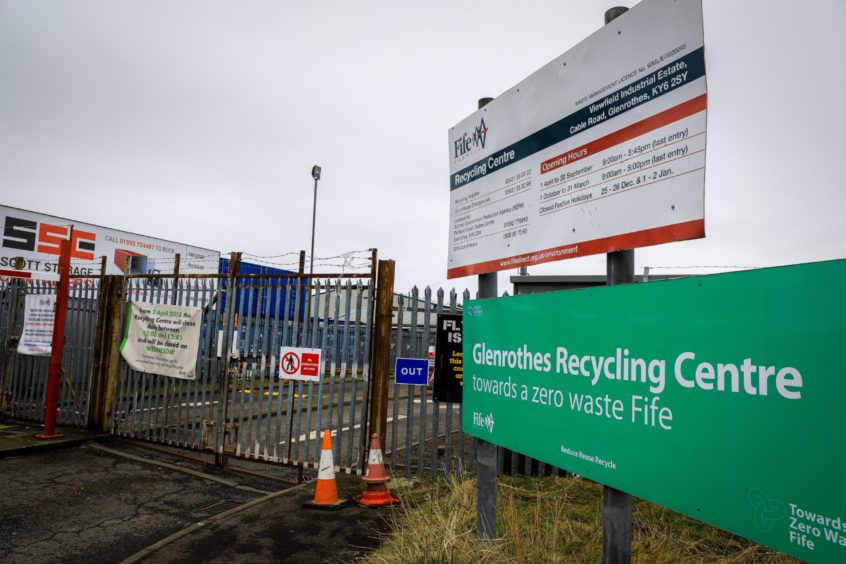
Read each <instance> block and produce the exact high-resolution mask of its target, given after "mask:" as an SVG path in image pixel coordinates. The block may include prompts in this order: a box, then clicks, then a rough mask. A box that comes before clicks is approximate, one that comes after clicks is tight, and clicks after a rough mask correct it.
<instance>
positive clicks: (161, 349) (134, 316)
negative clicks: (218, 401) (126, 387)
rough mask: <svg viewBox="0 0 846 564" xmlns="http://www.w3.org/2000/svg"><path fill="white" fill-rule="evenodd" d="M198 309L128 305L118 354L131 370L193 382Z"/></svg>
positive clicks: (196, 349)
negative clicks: (119, 353) (124, 330)
mask: <svg viewBox="0 0 846 564" xmlns="http://www.w3.org/2000/svg"><path fill="white" fill-rule="evenodd" d="M202 315H203V310H202V308H197V307H187V306H172V305H165V304H147V303H138V302H135V303H132V304H130V308H129V313H128V315H127V320H126V333H125V334H124V338H123V343H121V346H120V352H121V354H122V355H123V358H124V359H125V360H126V363H127V364H129V367H130V368H132V369H133V370H138V371H140V372H149V373H150V374H160V375H162V376H171V377H173V378H182V379H184V380H196V379H197V375H196V371H195V366H196V365H197V354H198V352H199V348H200V326H201V324H202Z"/></svg>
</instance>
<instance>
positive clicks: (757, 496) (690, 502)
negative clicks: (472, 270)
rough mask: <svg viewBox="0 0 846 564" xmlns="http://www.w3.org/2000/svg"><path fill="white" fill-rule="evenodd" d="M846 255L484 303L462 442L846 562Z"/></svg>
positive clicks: (469, 306)
mask: <svg viewBox="0 0 846 564" xmlns="http://www.w3.org/2000/svg"><path fill="white" fill-rule="evenodd" d="M844 280H846V260H838V261H830V262H820V263H812V264H804V265H797V266H788V267H779V268H769V269H762V270H754V271H746V272H736V273H729V274H719V275H712V276H703V277H695V278H685V279H680V280H668V281H662V282H651V283H646V284H630V285H623V286H608V287H600V288H591V289H584V290H570V291H564V292H554V293H549V294H535V295H528V296H514V297H507V298H494V299H485V300H473V301H469V302H467V303H466V304H465V306H464V366H465V386H464V403H465V405H464V410H463V413H464V415H463V426H464V431H465V432H466V433H469V434H471V435H474V436H476V437H479V438H481V439H485V440H487V441H491V442H494V443H496V444H498V445H501V446H503V447H506V448H510V449H513V450H516V451H518V452H521V453H524V454H526V455H529V456H532V457H534V458H537V459H539V460H542V461H544V462H546V463H549V464H552V465H555V466H558V467H560V468H565V469H567V470H570V471H572V472H574V473H576V474H580V475H583V476H586V477H588V478H591V479H593V480H596V481H598V482H600V483H603V484H606V485H609V486H612V487H615V488H617V489H620V490H622V491H625V492H628V493H631V494H633V495H636V496H639V497H642V498H644V499H648V500H650V501H653V502H655V503H659V504H661V505H664V506H666V507H669V508H671V509H673V510H676V511H679V512H681V513H684V514H686V515H689V516H691V517H694V518H696V519H700V520H702V521H705V522H708V523H711V524H713V525H716V526H718V527H721V528H723V529H726V530H728V531H732V532H734V533H737V534H739V535H742V536H744V537H747V538H750V539H752V540H755V541H757V542H760V543H762V544H766V545H768V546H771V547H773V548H776V549H778V550H781V551H783V552H786V553H789V554H792V555H794V556H797V557H799V558H802V559H805V560H808V561H812V562H818V561H819V562H843V561H844V560H846V487H844V486H843V476H846V448H844V447H846V445H844V439H843V432H844V430H846V400H844V398H846V366H844V361H846V358H844V355H843V351H844V349H846V291H844V290H843V281H844Z"/></svg>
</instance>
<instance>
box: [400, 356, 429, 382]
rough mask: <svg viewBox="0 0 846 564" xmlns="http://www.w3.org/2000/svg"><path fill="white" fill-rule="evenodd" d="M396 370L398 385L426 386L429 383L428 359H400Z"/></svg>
mask: <svg viewBox="0 0 846 564" xmlns="http://www.w3.org/2000/svg"><path fill="white" fill-rule="evenodd" d="M395 370H396V372H395V374H396V381H397V384H408V385H410V386H425V385H427V384H428V383H429V361H428V359H425V358H398V359H397V364H396V367H395Z"/></svg>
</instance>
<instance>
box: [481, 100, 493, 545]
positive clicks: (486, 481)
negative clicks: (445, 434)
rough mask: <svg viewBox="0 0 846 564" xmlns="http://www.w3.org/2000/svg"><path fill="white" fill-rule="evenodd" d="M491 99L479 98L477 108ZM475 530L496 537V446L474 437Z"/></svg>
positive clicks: (487, 291)
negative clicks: (475, 479) (475, 478)
mask: <svg viewBox="0 0 846 564" xmlns="http://www.w3.org/2000/svg"><path fill="white" fill-rule="evenodd" d="M491 100H493V98H480V99H479V109H482V108H483V107H484V106H485V105H487V104H488V102H490V101H491ZM496 283H497V273H496V272H488V273H485V274H480V275H479V297H480V298H495V297H497V288H496ZM476 441H477V443H476V474H477V477H478V482H477V486H476V531H477V533H478V535H479V538H480V539H482V540H495V539H496V462H497V447H496V445H495V444H494V443H489V442H488V441H483V440H482V439H476Z"/></svg>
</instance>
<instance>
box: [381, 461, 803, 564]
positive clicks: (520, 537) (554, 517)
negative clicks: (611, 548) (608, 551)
mask: <svg viewBox="0 0 846 564" xmlns="http://www.w3.org/2000/svg"><path fill="white" fill-rule="evenodd" d="M400 493H401V495H402V499H403V506H402V508H401V509H400V511H398V512H396V513H395V514H394V515H393V516H392V517H391V521H392V523H391V525H392V531H391V532H390V533H389V534H388V535H386V537H385V538H384V539H383V542H382V546H381V548H380V549H379V550H377V551H376V552H374V553H372V554H371V555H370V556H369V557H368V559H367V561H368V562H379V563H386V562H388V563H393V562H415V563H457V564H458V563H475V564H480V563H482V562H507V563H510V562H514V563H522V562H567V563H570V562H577V563H578V562H584V563H591V564H592V563H595V562H599V561H600V559H601V555H602V487H601V486H598V485H597V484H594V483H592V482H590V481H587V480H582V479H580V478H556V477H549V478H510V477H500V478H499V479H498V480H497V533H498V535H499V539H497V540H496V541H495V542H481V541H479V540H478V539H477V538H476V480H475V479H469V478H468V479H458V478H455V477H452V478H441V479H439V480H437V481H435V482H423V483H418V484H414V485H412V486H404V487H403V488H401V490H400ZM633 512H634V514H633V521H634V532H633V537H634V540H633V547H632V552H633V560H634V562H642V563H646V562H649V563H664V562H666V563H669V562H712V563H728V562H732V563H753V562H754V563H763V564H778V563H787V562H791V563H792V562H797V561H796V560H794V559H792V558H790V557H788V556H785V555H784V554H781V553H778V552H775V551H773V550H772V549H768V548H766V547H762V546H759V545H756V544H753V543H751V542H749V541H747V540H745V539H742V538H739V537H737V536H734V535H731V534H729V533H726V532H725V531H722V530H720V529H717V528H714V527H711V526H709V525H706V524H704V523H700V522H698V521H695V520H693V519H689V518H687V517H685V516H683V515H680V514H678V513H674V512H672V511H669V510H668V509H665V508H662V507H660V506H657V505H654V504H652V503H649V502H646V501H643V500H640V499H635V500H634V506H633Z"/></svg>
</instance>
